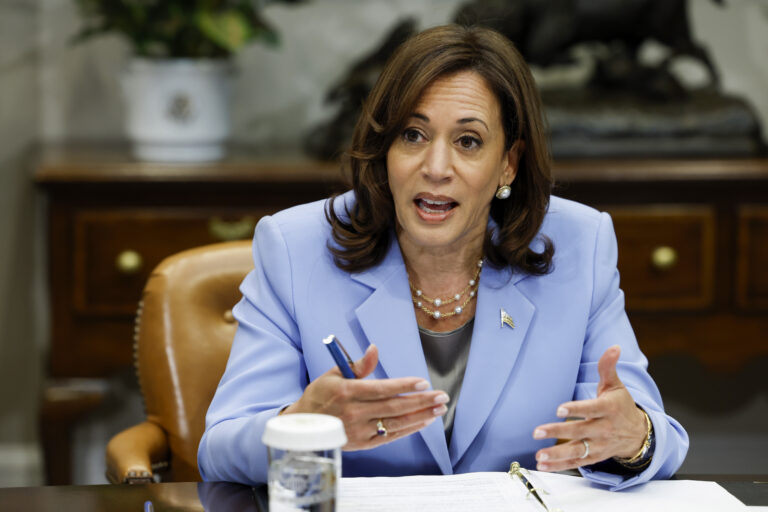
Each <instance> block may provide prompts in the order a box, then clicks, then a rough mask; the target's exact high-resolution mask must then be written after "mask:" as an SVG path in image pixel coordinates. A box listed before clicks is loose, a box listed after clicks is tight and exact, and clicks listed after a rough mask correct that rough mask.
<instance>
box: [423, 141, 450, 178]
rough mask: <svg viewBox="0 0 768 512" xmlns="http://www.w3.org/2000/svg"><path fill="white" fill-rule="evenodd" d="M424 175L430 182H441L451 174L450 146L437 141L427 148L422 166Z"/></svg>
mask: <svg viewBox="0 0 768 512" xmlns="http://www.w3.org/2000/svg"><path fill="white" fill-rule="evenodd" d="M422 168H423V172H424V175H425V176H426V177H427V178H429V179H430V180H434V181H443V180H446V179H449V178H450V177H451V175H452V174H453V158H452V153H451V147H450V144H447V143H445V142H444V141H442V140H441V139H437V140H435V141H434V142H432V144H430V145H429V146H427V148H426V150H425V153H424V162H423V164H422Z"/></svg>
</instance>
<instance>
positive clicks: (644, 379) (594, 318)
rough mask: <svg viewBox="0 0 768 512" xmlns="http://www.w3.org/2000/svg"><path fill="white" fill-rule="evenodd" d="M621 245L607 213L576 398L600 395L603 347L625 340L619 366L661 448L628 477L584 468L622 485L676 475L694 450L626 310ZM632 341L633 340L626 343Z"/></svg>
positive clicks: (598, 244) (597, 251)
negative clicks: (621, 283) (621, 285)
mask: <svg viewBox="0 0 768 512" xmlns="http://www.w3.org/2000/svg"><path fill="white" fill-rule="evenodd" d="M617 257H618V249H617V243H616V235H615V233H614V230H613V223H612V222H611V218H610V216H609V215H608V214H606V213H602V214H601V217H600V223H599V226H598V232H597V237H596V243H595V258H594V277H593V282H594V288H593V291H592V303H591V306H590V315H589V319H588V324H587V333H586V338H585V340H584V350H583V353H582V360H581V364H580V366H579V374H578V381H577V384H576V389H575V393H574V399H575V400H585V399H589V398H594V397H595V396H596V394H597V384H598V382H599V380H600V376H599V375H598V371H597V362H598V360H599V359H600V356H602V354H603V352H605V350H606V349H607V348H608V347H610V346H611V345H615V344H617V343H619V344H620V345H621V357H620V359H619V362H618V363H617V365H616V370H617V372H618V374H619V378H621V380H622V382H623V383H624V385H625V386H626V387H627V389H628V390H629V392H630V394H631V395H632V397H633V398H634V399H635V402H636V403H637V404H638V405H639V406H640V407H642V409H643V410H644V411H645V412H646V413H648V416H649V417H650V418H651V421H652V423H653V429H654V432H655V435H656V448H655V451H654V454H653V459H652V461H651V463H650V465H649V466H648V467H647V468H646V469H645V470H644V471H642V472H641V473H638V474H636V475H632V476H631V477H626V476H622V475H616V474H612V473H605V472H600V471H593V470H592V469H590V468H589V467H587V468H581V473H582V475H584V476H585V477H586V478H588V479H590V480H593V481H595V482H599V483H601V484H604V485H607V486H609V488H610V489H611V490H620V489H624V488H626V487H629V486H632V485H636V484H640V483H643V482H646V481H648V480H651V479H663V478H669V477H670V476H672V475H673V474H674V473H675V471H677V469H678V468H679V467H680V465H681V464H682V462H683V459H684V458H685V455H686V453H687V451H688V435H687V433H686V432H685V430H684V429H683V428H682V426H681V425H680V424H679V423H678V422H677V421H676V420H675V419H673V418H672V417H670V416H668V415H667V414H665V412H664V407H663V405H662V400H661V395H660V394H659V390H658V388H657V387H656V384H655V383H654V381H653V379H651V376H650V375H649V374H648V372H647V366H648V361H647V360H646V358H645V356H644V355H643V354H642V352H640V348H639V347H638V345H637V342H636V340H635V337H634V334H633V333H632V328H631V326H630V325H629V320H628V319H627V315H626V313H625V311H624V293H623V292H622V291H621V289H620V288H619V272H618V270H617V266H616V263H617ZM622 340H627V341H629V342H621V341H622Z"/></svg>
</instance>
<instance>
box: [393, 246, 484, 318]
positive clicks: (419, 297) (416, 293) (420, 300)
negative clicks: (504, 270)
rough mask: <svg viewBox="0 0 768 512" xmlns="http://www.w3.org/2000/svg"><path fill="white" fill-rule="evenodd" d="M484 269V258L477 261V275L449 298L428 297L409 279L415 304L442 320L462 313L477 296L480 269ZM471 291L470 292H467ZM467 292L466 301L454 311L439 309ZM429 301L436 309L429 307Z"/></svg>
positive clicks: (457, 299) (456, 300) (459, 298)
mask: <svg viewBox="0 0 768 512" xmlns="http://www.w3.org/2000/svg"><path fill="white" fill-rule="evenodd" d="M482 269H483V260H479V261H478V262H477V271H476V272H475V277H473V278H472V279H470V280H469V282H468V283H467V286H465V287H464V289H463V290H461V291H460V292H459V293H457V294H455V295H454V296H453V297H450V298H448V299H440V298H434V299H433V298H430V297H427V296H426V295H424V294H423V293H422V291H421V290H419V289H418V288H416V287H415V286H413V283H412V282H411V280H410V279H408V284H409V285H410V286H411V298H412V299H413V304H414V305H415V306H416V308H417V309H420V310H421V311H423V312H424V313H426V314H427V315H429V316H431V317H432V318H434V319H435V320H440V319H441V318H448V317H451V316H454V315H460V314H461V313H462V312H463V311H464V308H465V307H467V304H469V301H471V300H472V299H474V298H475V296H476V295H477V287H478V286H479V284H478V280H479V277H480V271H481V270H482ZM467 292H469V293H467ZM465 293H466V294H467V297H466V299H464V301H463V302H462V303H461V304H460V305H458V306H456V307H455V308H453V310H452V311H449V312H447V313H441V312H440V311H438V310H437V308H439V307H440V306H445V305H447V304H452V303H454V302H458V301H459V300H461V297H462V296H464V294H465ZM425 301H426V302H428V303H430V304H433V305H434V306H435V309H429V308H428V307H427V306H426V305H425V304H424V302H425Z"/></svg>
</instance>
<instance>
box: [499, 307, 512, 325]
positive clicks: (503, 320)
mask: <svg viewBox="0 0 768 512" xmlns="http://www.w3.org/2000/svg"><path fill="white" fill-rule="evenodd" d="M504 324H506V325H508V326H510V327H511V328H512V329H514V328H515V322H514V320H512V317H511V316H509V315H508V314H507V312H506V311H504V308H501V327H504Z"/></svg>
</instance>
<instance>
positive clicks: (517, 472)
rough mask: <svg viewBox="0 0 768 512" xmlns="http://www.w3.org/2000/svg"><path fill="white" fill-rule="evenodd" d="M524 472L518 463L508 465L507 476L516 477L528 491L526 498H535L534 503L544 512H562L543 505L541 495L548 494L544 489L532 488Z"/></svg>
mask: <svg viewBox="0 0 768 512" xmlns="http://www.w3.org/2000/svg"><path fill="white" fill-rule="evenodd" d="M524 472H526V471H525V469H523V467H522V466H520V463H518V462H513V463H512V464H510V465H509V471H508V473H509V476H510V477H512V478H514V477H517V478H518V479H519V480H520V483H522V484H523V486H524V487H525V489H526V491H528V493H527V494H526V496H525V497H526V498H529V497H530V496H533V497H534V498H536V501H538V502H539V504H540V505H541V506H542V507H544V510H546V511H547V512H562V510H561V509H559V508H556V509H550V508H549V507H548V506H547V504H546V503H544V500H543V499H541V495H542V494H549V493H548V492H547V491H545V490H544V489H537V488H536V487H534V486H533V483H532V482H531V481H530V479H528V478H527V477H526V476H525V474H524Z"/></svg>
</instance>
